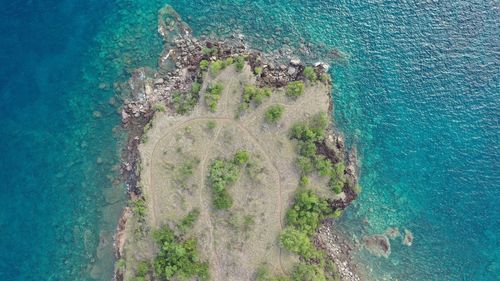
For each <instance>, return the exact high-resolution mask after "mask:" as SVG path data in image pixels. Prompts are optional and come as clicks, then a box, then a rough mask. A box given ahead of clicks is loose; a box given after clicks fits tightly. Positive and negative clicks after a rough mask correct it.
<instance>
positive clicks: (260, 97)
mask: <svg viewBox="0 0 500 281" xmlns="http://www.w3.org/2000/svg"><path fill="white" fill-rule="evenodd" d="M270 96H271V89H269V88H260V87H257V86H255V85H246V86H245V88H244V89H243V95H242V103H241V104H240V106H239V107H238V115H240V114H241V113H243V111H245V110H247V109H248V108H250V105H252V104H253V105H254V106H255V107H258V106H259V105H260V104H262V102H263V101H264V100H265V99H267V98H269V97H270Z"/></svg>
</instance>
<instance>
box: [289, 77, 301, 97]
mask: <svg viewBox="0 0 500 281" xmlns="http://www.w3.org/2000/svg"><path fill="white" fill-rule="evenodd" d="M303 93H304V82H302V81H293V82H290V83H288V86H287V89H286V96H287V97H290V98H292V99H296V98H298V97H299V96H301V95H302V94H303Z"/></svg>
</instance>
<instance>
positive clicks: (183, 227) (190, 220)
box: [177, 209, 200, 233]
mask: <svg viewBox="0 0 500 281" xmlns="http://www.w3.org/2000/svg"><path fill="white" fill-rule="evenodd" d="M199 216H200V211H199V210H198V209H193V210H192V211H191V212H189V213H188V214H187V215H186V217H184V218H183V219H182V220H181V222H180V223H179V225H177V228H178V229H179V231H180V232H182V233H184V232H186V231H188V230H189V229H190V228H191V227H192V226H193V225H194V223H195V222H196V221H197V220H198V217H199Z"/></svg>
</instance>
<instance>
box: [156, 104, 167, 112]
mask: <svg viewBox="0 0 500 281" xmlns="http://www.w3.org/2000/svg"><path fill="white" fill-rule="evenodd" d="M153 110H154V111H156V112H165V111H167V108H166V107H165V105H164V104H163V103H155V104H154V105H153Z"/></svg>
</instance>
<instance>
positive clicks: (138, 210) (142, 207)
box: [132, 198, 146, 218]
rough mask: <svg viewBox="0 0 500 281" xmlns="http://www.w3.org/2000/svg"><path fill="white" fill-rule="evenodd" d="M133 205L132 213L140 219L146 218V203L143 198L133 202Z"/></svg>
mask: <svg viewBox="0 0 500 281" xmlns="http://www.w3.org/2000/svg"><path fill="white" fill-rule="evenodd" d="M132 204H133V208H132V211H133V212H134V214H136V215H137V216H138V217H139V218H144V216H145V215H146V201H144V199H143V198H140V199H137V200H134V201H132Z"/></svg>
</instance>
